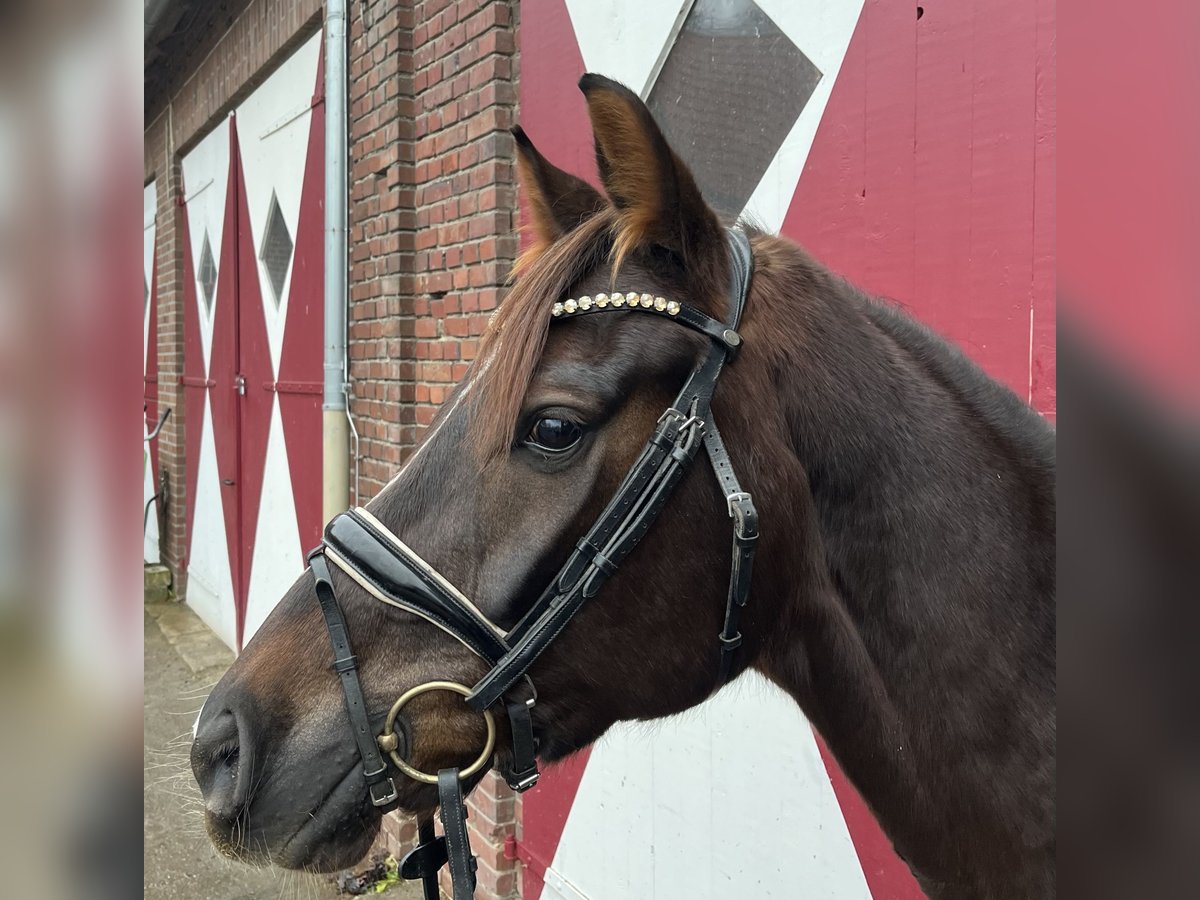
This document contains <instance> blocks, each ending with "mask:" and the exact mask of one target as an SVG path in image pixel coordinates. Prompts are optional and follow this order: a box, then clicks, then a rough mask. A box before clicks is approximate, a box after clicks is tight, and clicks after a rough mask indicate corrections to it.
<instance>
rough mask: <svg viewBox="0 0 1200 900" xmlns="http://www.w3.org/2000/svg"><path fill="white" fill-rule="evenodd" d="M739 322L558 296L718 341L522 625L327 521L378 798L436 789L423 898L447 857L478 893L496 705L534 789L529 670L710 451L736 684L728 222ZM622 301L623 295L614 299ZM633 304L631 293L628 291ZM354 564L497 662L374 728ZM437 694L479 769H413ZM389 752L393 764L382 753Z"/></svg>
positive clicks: (741, 537) (349, 696) (416, 855)
mask: <svg viewBox="0 0 1200 900" xmlns="http://www.w3.org/2000/svg"><path fill="white" fill-rule="evenodd" d="M728 236H729V250H730V263H731V266H730V268H731V285H730V291H729V309H730V321H729V322H721V321H719V320H717V319H713V318H712V317H710V316H708V315H706V314H705V313H703V312H701V311H700V310H698V309H695V308H694V307H691V306H688V305H687V304H681V303H677V302H674V301H671V302H667V301H665V300H664V299H663V298H661V297H657V298H654V297H650V295H648V294H639V295H634V294H629V295H620V294H618V295H614V297H613V299H612V300H610V299H609V298H608V297H607V296H606V295H598V296H597V298H595V299H593V298H590V297H586V298H582V299H581V300H579V301H576V300H573V299H571V300H566V301H560V302H557V303H555V304H554V307H553V309H552V311H551V312H550V315H551V316H552V317H553V318H554V319H555V320H563V319H569V318H574V317H577V316H579V315H589V314H593V313H599V312H605V311H612V310H618V311H619V310H621V309H623V308H627V309H636V310H638V311H639V312H648V313H651V314H654V315H659V316H662V317H664V318H667V319H669V320H671V321H674V322H678V323H679V324H680V325H683V326H685V327H687V328H690V329H692V330H694V331H697V332H699V333H701V334H703V335H705V336H706V337H708V338H709V340H710V344H709V348H708V352H707V353H706V354H705V356H704V358H703V360H702V361H701V362H700V364H699V365H698V366H697V367H696V368H695V369H694V370H693V371H692V373H691V375H690V376H689V377H688V380H687V382H686V383H685V384H684V386H683V388H682V389H681V390H680V391H679V394H678V395H677V396H676V397H675V400H674V402H673V403H672V404H671V406H670V407H668V409H667V410H666V411H665V412H664V413H663V414H662V416H661V417H660V418H659V420H658V424H657V426H656V427H655V429H654V432H653V433H652V434H651V435H650V438H649V440H647V442H646V444H645V446H644V447H643V448H642V451H641V454H640V455H639V456H638V459H637V461H636V462H635V463H634V464H633V466H632V467H631V468H630V469H629V471H628V472H627V473H626V475H625V478H624V480H623V481H622V483H621V486H620V487H619V488H618V489H617V492H616V494H614V496H613V497H612V499H611V500H610V501H609V503H608V506H607V507H605V509H604V511H603V512H602V513H601V514H600V517H599V518H598V519H597V520H596V522H595V523H594V524H593V525H592V527H591V528H590V529H589V530H588V532H587V534H585V535H584V536H583V537H582V538H580V540H579V541H578V542H577V543H576V545H575V549H574V551H573V552H572V553H571V556H570V557H569V558H568V560H567V562H566V564H565V565H564V566H563V567H562V569H561V570H560V571H559V573H558V574H557V575H556V576H555V578H554V579H553V580H552V581H551V582H550V584H549V585H548V586H547V587H546V589H545V590H544V591H543V592H542V594H541V596H540V597H539V598H538V600H537V602H536V603H534V604H533V606H532V607H531V608H530V609H529V610H528V611H527V612H526V613H525V614H524V616H522V618H521V619H520V621H518V622H517V624H516V625H515V626H514V627H513V628H511V629H509V630H504V629H502V628H500V627H499V626H498V625H496V624H495V623H494V622H492V621H491V620H490V619H488V617H487V616H485V615H484V614H483V613H482V612H481V611H480V610H479V609H478V608H477V607H476V606H475V604H473V603H472V602H471V601H470V600H469V599H468V598H467V597H466V596H465V595H463V593H462V592H460V591H459V590H458V589H457V588H456V587H454V585H453V584H451V583H450V582H449V581H448V580H447V579H445V578H444V577H443V576H442V575H441V574H439V573H438V572H437V571H436V570H435V569H434V568H433V567H432V566H431V565H429V564H428V563H427V562H425V560H423V559H421V557H420V556H418V555H417V554H416V553H415V552H413V551H412V550H411V549H410V548H409V547H407V546H406V545H405V544H404V543H403V542H402V541H401V540H400V539H399V538H398V537H396V535H394V534H393V533H392V532H391V531H389V530H388V529H387V528H386V527H385V526H384V525H383V523H381V522H380V521H379V520H378V519H376V518H375V517H374V516H373V515H371V513H370V512H368V511H367V510H365V509H361V508H359V509H353V510H350V511H348V512H345V513H342V514H341V515H339V516H337V517H336V518H334V519H333V521H331V522H330V523H329V525H328V526H327V527H326V529H325V539H324V542H323V543H322V544H321V546H320V547H318V548H317V549H316V550H314V551H313V552H312V553H311V554H309V565H310V568H311V571H312V574H313V578H314V580H315V582H316V590H317V598H318V601H319V602H320V605H321V611H322V614H323V615H324V617H325V624H326V626H327V628H328V631H329V638H330V642H331V643H332V645H333V652H334V662H333V669H334V671H335V672H336V673H337V674H338V676H339V677H340V679H341V682H342V689H343V691H344V693H345V697H346V709H347V712H348V713H349V717H350V724H351V728H352V731H353V734H354V740H355V743H356V745H357V747H358V752H359V755H360V757H361V758H362V763H363V777H364V778H365V780H366V783H367V789H368V792H369V794H370V798H371V803H372V804H373V805H375V806H377V807H381V808H388V807H391V806H393V805H394V804H395V802H396V799H397V790H396V783H395V780H394V775H393V774H392V771H393V770H395V771H396V772H398V773H402V774H405V775H408V776H409V777H412V778H416V779H417V780H420V781H425V782H428V783H431V784H432V783H436V784H437V785H438V792H439V798H440V801H441V818H442V822H443V826H444V831H445V836H444V837H435V835H434V830H433V823H432V820H426V821H423V822H421V823H419V832H418V833H419V837H420V843H419V845H418V846H417V848H416V849H415V850H413V851H412V852H411V853H410V854H409V855H408V856H407V857H405V859H404V861H403V862H402V864H401V874H402V875H404V876H405V877H406V878H420V879H421V880H422V881H423V882H424V886H425V887H424V889H425V895H426V897H427V898H429V897H437V896H438V893H437V891H438V887H437V872H438V870H439V869H440V868H441V867H442V866H443V865H445V864H446V863H449V865H450V871H451V876H452V880H453V883H454V897H455V900H465V898H469V897H472V896H473V895H474V889H475V859H474V857H473V856H471V851H470V846H469V843H468V841H467V836H466V825H465V821H464V820H465V815H466V813H465V807H464V805H463V796H462V786H461V782H462V779H463V778H464V777H467V775H469V774H472V773H473V772H475V771H478V770H479V769H480V768H482V767H483V766H485V765H486V764H487V763H488V761H490V758H491V752H492V739H493V738H494V734H495V729H494V725H493V722H492V718H491V717H492V710H493V708H495V707H498V706H500V705H501V704H503V707H504V712H505V714H506V715H507V718H508V722H509V730H510V733H511V748H510V749H511V758H512V761H511V764H509V765H508V766H507V767H506V768H505V769H504V770H503V771H502V775H503V776H504V778H505V780H506V781H507V782H508V784H509V785H510V786H511V787H512V788H513V789H514V790H516V791H524V790H527V789H528V788H530V787H532V786H533V785H534V784H535V783H536V782H537V778H538V769H537V741H536V739H535V737H534V728H533V718H532V713H533V709H534V707H535V704H536V701H537V693H536V691H535V690H534V687H533V681H532V680H531V679H530V677H529V674H528V673H529V669H530V667H531V666H532V665H533V663H534V661H535V660H536V659H537V658H538V656H539V655H540V654H541V653H542V652H543V651H544V650H545V649H546V648H547V647H548V646H549V645H550V644H552V643H553V642H554V640H555V639H556V638H557V637H558V636H559V635H560V634H561V633H562V631H563V629H565V628H566V627H567V626H568V625H569V624H570V622H571V620H572V619H573V618H574V617H575V615H576V614H577V613H578V612H579V611H580V609H582V608H583V607H584V606H585V605H586V604H587V603H588V602H589V601H590V600H592V599H593V598H594V597H596V595H597V594H598V593H599V592H600V589H601V588H602V587H603V585H604V583H605V582H606V581H607V580H608V579H609V578H610V577H611V576H612V575H613V573H614V572H616V571H617V568H618V567H619V566H620V565H621V563H622V562H623V561H624V560H625V559H626V558H627V557H628V555H629V554H630V553H631V552H632V551H633V549H634V547H636V546H637V544H638V542H639V541H640V540H641V539H642V537H643V536H644V535H645V534H646V532H647V531H648V530H649V529H650V527H651V526H652V525H653V523H654V521H655V520H656V519H657V518H658V515H659V513H660V512H661V511H662V509H663V506H664V505H665V504H666V502H667V500H668V498H669V497H670V496H671V493H672V492H673V491H674V489H675V487H676V485H677V484H678V483H679V481H680V479H681V478H682V477H683V475H684V473H685V472H686V471H687V469H688V468H689V466H690V464H691V462H692V460H693V459H695V457H696V454H697V453H698V452H699V449H700V447H701V446H703V447H704V449H705V451H706V453H707V455H708V458H709V462H710V463H711V464H712V469H713V472H714V473H715V475H716V478H717V482H718V484H719V485H720V487H721V491H722V493H723V494H724V496H725V504H726V508H727V510H728V513H729V516H730V518H731V519H732V520H733V557H732V562H731V566H730V578H729V592H728V596H727V600H726V607H725V620H724V625H723V626H722V628H721V632H720V634H719V635H718V636H717V639H718V646H719V655H718V659H717V664H716V670H717V672H716V679H715V682H714V689H715V688H719V687H720V686H721V685H723V684H724V683H725V682H726V681H727V680H728V678H729V674H730V672H731V668H732V661H733V654H734V652H735V651H736V650H737V648H738V647H739V646H740V644H741V641H742V637H741V632H740V630H739V628H738V622H739V617H740V614H741V610H742V607H744V606H745V604H746V600H747V598H748V597H749V593H750V579H751V569H752V565H753V561H754V551H755V547H756V545H757V542H758V514H757V512H756V511H755V508H754V503H753V500H752V499H751V497H750V494H749V493H747V492H746V491H744V490H743V489H742V487H741V485H740V484H739V483H738V479H737V476H736V474H735V473H734V470H733V465H732V463H731V462H730V459H729V454H728V452H727V451H726V449H725V444H724V442H723V441H722V440H721V435H720V432H719V431H718V430H717V427H716V424H715V423H714V422H713V421H712V410H711V403H712V398H713V393H714V391H715V389H716V385H717V380H718V378H719V377H720V375H721V371H722V369H723V368H724V366H725V364H726V363H727V362H728V361H730V360H731V359H732V358H733V357H734V356H735V355H736V354H737V351H738V349H739V348H740V347H741V344H742V339H741V336H740V335H739V334H738V331H737V329H738V325H739V323H740V321H741V316H742V311H743V308H744V307H745V303H746V295H747V292H748V290H749V284H750V277H751V273H752V270H753V258H752V255H751V251H750V243H749V240H748V239H747V238H746V235H745V234H744V233H743V232H742V231H740V230H737V229H730V231H729V232H728ZM617 298H620V299H619V302H618V300H617ZM627 298H628V299H627ZM331 564H332V565H334V566H336V567H337V568H339V569H341V570H342V571H343V572H345V573H346V574H347V575H348V576H349V577H350V578H352V579H353V580H354V581H355V582H356V583H357V584H358V585H359V586H360V587H362V588H363V589H364V590H366V591H367V592H368V593H370V594H371V595H372V596H374V597H375V598H376V599H378V600H380V601H381V602H384V603H387V604H389V605H392V606H395V607H398V608H400V609H403V610H405V611H407V612H409V613H412V614H413V615H416V616H420V617H421V618H423V619H425V620H426V621H428V622H430V623H432V624H433V625H436V626H437V627H438V628H440V629H441V630H443V631H445V632H446V633H447V634H449V635H451V636H452V637H454V638H455V639H456V640H458V641H459V642H460V643H462V644H463V645H464V646H465V647H467V648H468V649H469V650H470V651H471V652H472V653H474V654H475V655H476V656H478V657H479V658H480V659H482V660H483V661H484V662H485V663H486V664H487V666H488V672H487V674H485V675H484V676H483V678H481V679H480V680H479V682H478V683H477V684H475V685H474V687H471V688H468V687H466V686H463V685H458V684H456V683H454V682H430V683H428V684H425V685H419V686H417V687H415V688H413V689H412V690H410V691H409V692H408V693H406V694H405V695H404V696H402V697H401V698H400V699H399V700H397V702H396V704H394V705H393V707H392V711H391V713H390V714H389V716H388V719H387V723H386V724H385V726H384V731H383V733H382V734H379V735H376V734H375V732H374V730H373V728H372V726H371V721H370V714H369V711H368V710H367V707H366V702H365V700H364V698H363V691H362V685H361V683H360V680H359V674H358V665H357V661H356V659H355V657H354V654H353V652H352V649H351V644H350V636H349V633H348V631H347V628H346V621H345V617H344V616H343V614H342V610H341V608H340V607H339V605H338V601H337V597H336V595H335V593H334V588H333V581H332V578H331V574H330V565H331ZM427 690H449V691H453V692H457V693H460V694H462V695H464V697H465V698H466V703H467V704H468V705H469V706H470V707H471V708H472V709H474V710H475V711H477V712H479V713H480V714H481V715H484V716H485V717H486V722H487V725H488V734H489V740H488V742H487V744H486V745H485V747H484V748H483V751H482V753H481V755H480V757H479V759H477V760H476V762H475V763H473V764H472V765H471V766H469V767H468V768H467V769H464V770H463V771H461V772H460V771H459V770H458V769H443V770H441V771H440V772H438V773H437V774H436V775H435V774H432V773H423V772H419V771H418V770H415V769H413V768H412V767H411V766H410V765H409V764H408V762H407V760H406V759H405V751H406V749H407V748H406V747H404V745H403V744H404V742H403V740H402V738H401V737H400V735H398V734H397V733H396V732H395V731H394V730H393V726H394V723H395V720H396V717H397V715H398V713H399V711H400V708H401V707H402V706H403V705H404V703H406V702H407V700H408V699H410V697H411V696H412V695H415V694H416V693H420V692H424V691H427ZM389 756H390V757H391V761H392V768H389V766H388V760H387V758H386V757H389Z"/></svg>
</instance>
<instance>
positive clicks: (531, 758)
mask: <svg viewBox="0 0 1200 900" xmlns="http://www.w3.org/2000/svg"><path fill="white" fill-rule="evenodd" d="M504 706H505V709H506V711H507V712H508V730H509V732H510V733H511V735H512V763H511V765H509V766H507V767H505V768H504V769H502V770H501V772H500V774H501V775H503V776H504V781H505V782H506V783H507V784H508V786H509V787H510V788H512V789H513V790H514V791H516V792H517V793H518V794H520V793H523V792H525V791H527V790H529V789H530V788H531V787H533V786H534V785H535V784H537V782H538V776H539V772H538V764H537V750H538V745H537V738H535V737H534V736H533V700H532V699H531V700H509V701H508V702H506V703H505V704H504Z"/></svg>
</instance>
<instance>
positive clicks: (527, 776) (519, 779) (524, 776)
mask: <svg viewBox="0 0 1200 900" xmlns="http://www.w3.org/2000/svg"><path fill="white" fill-rule="evenodd" d="M510 774H511V775H512V777H513V781H509V782H508V786H509V787H510V788H512V789H513V790H514V791H516V792H517V793H518V794H523V793H525V791H527V790H529V789H530V788H531V787H533V786H534V785H535V784H537V783H538V779H539V778H540V777H541V772H539V771H538V769H537V766H536V765H535V766H534V767H533V768H532V769H530V770H529V771H528V772H525V773H518V772H512V773H510Z"/></svg>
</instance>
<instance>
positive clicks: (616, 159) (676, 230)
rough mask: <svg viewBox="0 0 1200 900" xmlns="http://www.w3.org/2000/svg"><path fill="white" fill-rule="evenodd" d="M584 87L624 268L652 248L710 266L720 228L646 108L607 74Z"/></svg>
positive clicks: (586, 80) (687, 263) (585, 80)
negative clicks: (629, 258) (634, 253)
mask: <svg viewBox="0 0 1200 900" xmlns="http://www.w3.org/2000/svg"><path fill="white" fill-rule="evenodd" d="M579 89H580V90H581V91H583V95H584V97H585V98H586V99H587V106H588V115H589V116H590V117H591V120H592V133H593V136H594V137H595V141H596V162H597V164H598V166H599V168H600V180H601V181H602V182H603V183H604V189H605V190H606V191H608V195H609V197H610V198H612V201H613V203H614V204H615V205H616V207H617V209H618V211H619V212H620V224H619V226H618V233H617V237H616V241H615V245H614V250H615V255H616V260H617V262H618V264H619V262H620V260H621V259H622V258H623V257H624V256H625V254H626V253H628V252H629V251H630V250H632V249H633V248H634V247H638V246H646V245H654V246H658V247H664V248H666V249H667V250H670V251H672V252H673V253H675V254H677V255H678V256H679V258H680V261H681V262H682V263H683V264H684V266H685V267H689V266H694V265H697V264H699V263H702V262H703V261H705V260H706V259H707V258H708V257H709V256H710V255H711V254H713V253H714V252H716V248H717V247H720V246H721V241H722V236H721V235H722V232H721V224H720V222H719V221H718V219H717V216H716V214H715V213H714V212H713V211H712V210H711V209H709V207H708V204H707V203H705V202H704V197H703V196H702V195H701V193H700V188H698V187H697V186H696V181H695V179H694V178H693V177H692V173H691V172H689V171H688V168H687V166H685V165H684V164H683V161H682V160H681V159H680V158H679V157H678V156H676V155H675V152H674V151H673V150H672V149H671V147H670V145H668V144H667V139H666V137H664V136H663V133H662V130H661V129H660V128H659V127H658V125H657V123H656V122H655V121H654V117H653V116H651V115H650V110H649V109H647V107H646V104H645V103H643V102H642V101H641V98H639V97H638V95H637V94H635V93H634V92H633V91H631V90H629V88H627V87H625V86H624V85H623V84H619V83H618V82H616V81H613V80H612V79H611V78H605V77H604V76H603V75H593V74H591V73H589V74H587V75H584V76H583V78H581V79H580V80H579Z"/></svg>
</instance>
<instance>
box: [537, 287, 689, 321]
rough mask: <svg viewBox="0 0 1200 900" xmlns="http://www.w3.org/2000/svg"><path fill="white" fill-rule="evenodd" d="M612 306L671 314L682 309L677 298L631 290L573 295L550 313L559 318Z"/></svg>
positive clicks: (675, 314)
mask: <svg viewBox="0 0 1200 900" xmlns="http://www.w3.org/2000/svg"><path fill="white" fill-rule="evenodd" d="M610 306H611V307H613V308H614V309H620V308H621V307H623V306H628V307H629V308H630V309H653V310H655V311H656V312H660V313H661V312H665V313H666V314H667V315H669V316H677V315H679V310H680V309H682V307H681V306H680V305H679V303H678V302H676V301H675V300H668V299H667V298H666V297H655V296H654V295H653V294H638V293H635V292H633V291H630V292H629V293H627V294H622V293H620V292H618V293H615V294H597V295H596V296H595V297H589V296H587V295H586V294H585V295H584V296H582V297H580V298H578V299H575V298H574V297H572V298H571V299H568V300H563V301H562V302H560V303H555V304H554V305H553V306H552V307H550V315H552V316H554V317H555V318H559V317H561V316H569V315H572V314H573V313H576V312H587V311H588V310H590V309H592V308H595V309H607V308H608V307H610Z"/></svg>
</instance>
